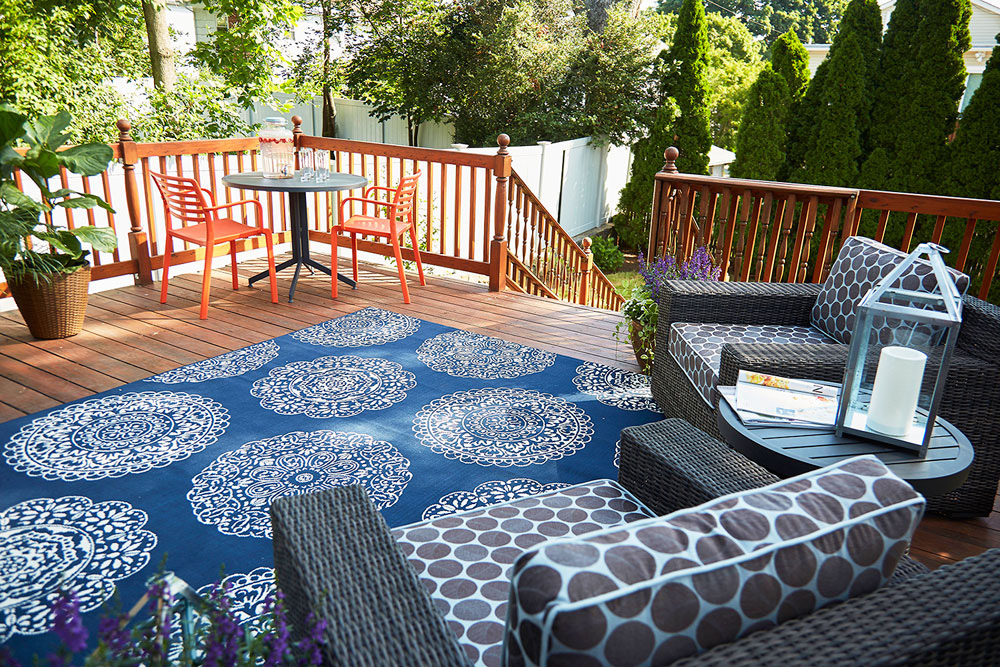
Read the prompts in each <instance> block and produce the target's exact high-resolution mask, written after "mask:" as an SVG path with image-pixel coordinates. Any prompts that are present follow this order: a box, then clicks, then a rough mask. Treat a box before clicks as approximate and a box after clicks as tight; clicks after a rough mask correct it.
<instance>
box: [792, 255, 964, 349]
mask: <svg viewBox="0 0 1000 667" xmlns="http://www.w3.org/2000/svg"><path fill="white" fill-rule="evenodd" d="M905 258H906V253H904V252H902V251H901V250H896V249H895V248H890V247H889V246H887V245H884V244H882V243H878V242H877V241H873V240H872V239H869V238H865V237H863V236H852V237H850V238H849V239H847V240H846V241H844V245H843V247H842V248H841V249H840V252H839V253H838V254H837V259H836V260H834V262H833V265H832V266H831V267H830V275H828V276H827V278H826V281H825V282H824V283H823V288H822V289H821V290H820V293H819V296H818V297H817V298H816V305H814V306H813V309H812V313H811V314H810V321H811V322H812V324H813V326H814V327H816V328H817V329H819V330H820V331H822V332H824V333H826V334H827V335H829V336H830V337H831V338H833V339H834V340H836V341H837V342H840V343H845V344H848V343H850V342H851V334H852V333H853V331H854V323H855V319H856V314H857V308H858V304H859V303H860V302H861V299H862V298H864V296H865V295H866V294H868V292H870V291H871V289H872V288H873V287H875V286H876V285H877V284H879V283H880V282H882V280H883V279H884V278H885V277H886V276H888V275H889V273H890V272H891V271H892V270H893V269H894V268H896V265H897V264H899V263H900V262H901V261H903V259H905ZM948 271H949V273H951V275H952V277H953V278H954V279H955V285H956V286H957V287H958V292H959V294H965V292H966V290H968V289H969V276H967V275H965V274H964V273H962V272H960V271H956V270H955V269H949V270H948ZM895 287H902V288H903V289H907V290H913V291H919V292H931V291H934V290H935V289H936V287H937V279H936V278H935V277H934V272H933V270H932V269H931V265H930V262H928V261H926V260H919V261H918V262H917V263H915V264H914V265H913V267H912V268H911V270H910V271H909V272H907V273H906V274H905V275H904V276H903V277H902V278H901V279H900V281H899V284H897V285H895Z"/></svg>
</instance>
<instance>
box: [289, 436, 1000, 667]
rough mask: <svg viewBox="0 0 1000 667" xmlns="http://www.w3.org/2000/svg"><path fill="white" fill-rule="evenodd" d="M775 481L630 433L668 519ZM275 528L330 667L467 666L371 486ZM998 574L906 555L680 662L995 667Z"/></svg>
mask: <svg viewBox="0 0 1000 667" xmlns="http://www.w3.org/2000/svg"><path fill="white" fill-rule="evenodd" d="M775 479H776V478H775V477H774V476H773V475H771V474H770V473H768V472H767V471H766V470H764V469H762V468H760V467H759V466H757V465H756V464H754V463H752V462H750V461H748V460H747V459H746V458H744V457H742V456H741V455H739V454H737V453H736V452H734V451H732V450H731V449H729V448H728V447H726V446H724V445H722V444H721V443H719V442H717V441H716V440H714V439H713V438H710V437H709V436H707V435H706V434H704V433H702V432H700V431H698V430H697V429H695V428H693V427H691V426H690V425H688V424H685V423H683V422H681V421H679V420H665V421H662V422H659V423H656V424H648V425H646V426H638V427H634V428H627V429H625V430H624V431H623V432H622V441H621V469H620V474H619V480H620V481H621V482H622V484H623V485H625V486H626V487H628V488H629V489H630V490H631V491H632V492H633V493H635V494H636V495H637V496H639V497H640V498H642V500H643V501H644V502H646V503H647V504H649V505H650V506H651V507H652V508H654V509H655V510H656V511H658V512H669V511H673V510H675V509H680V508H682V507H685V506H689V505H694V504H699V503H702V502H705V501H707V500H710V499H712V498H715V497H717V496H719V495H721V494H725V493H731V492H734V491H739V490H742V489H747V488H753V487H755V486H759V485H761V484H767V483H770V482H772V481H774V480H775ZM271 521H272V525H273V528H274V559H275V569H276V573H277V579H278V587H279V588H280V589H281V590H282V591H284V592H285V595H286V604H287V605H288V607H289V611H290V613H291V617H292V619H293V621H294V622H295V624H296V625H297V627H299V628H301V627H302V623H303V621H304V618H305V616H306V614H307V613H308V611H309V610H315V611H316V612H317V613H319V614H320V615H321V616H322V617H323V618H325V619H327V621H328V622H329V627H328V629H327V633H326V634H327V640H328V641H329V642H330V644H329V646H328V647H327V654H326V659H327V663H328V664H346V665H354V664H359V665H369V664H379V665H442V664H447V665H452V664H455V665H458V664H466V661H465V657H464V655H462V654H461V653H460V651H459V648H458V643H457V641H456V639H455V638H454V636H453V635H451V634H450V632H449V631H448V629H447V628H446V627H445V626H444V623H443V621H442V620H441V618H440V617H439V616H438V613H437V611H436V610H435V608H434V605H433V604H432V602H431V600H430V599H429V597H428V596H427V594H426V593H425V592H424V590H423V588H422V587H421V586H420V585H419V583H418V581H417V578H416V575H415V573H414V571H413V569H412V568H411V567H410V566H409V565H408V564H407V562H406V560H405V558H404V557H403V555H402V553H401V552H400V551H399V550H398V549H397V547H396V546H395V542H394V541H393V539H392V536H391V534H390V533H389V530H388V528H387V527H386V525H385V523H384V521H383V520H382V519H381V517H380V515H379V514H378V512H377V511H376V510H375V508H374V506H373V505H372V504H371V503H370V502H368V501H367V499H366V498H365V495H364V492H363V491H362V490H361V489H360V487H341V488H336V489H332V490H330V491H324V492H321V493H317V494H311V495H303V496H291V497H287V498H283V499H281V500H279V501H277V502H276V503H275V504H274V505H273V506H272V510H271ZM998 577H1000V550H993V551H990V552H988V553H986V554H984V555H983V556H980V557H978V558H974V559H969V560H966V561H963V562H962V563H959V564H957V565H952V566H948V567H943V568H941V569H940V570H937V571H936V572H933V573H927V571H926V568H924V567H923V566H921V565H919V564H917V563H915V562H914V561H912V560H910V559H908V558H905V559H904V560H903V562H902V563H901V564H900V567H899V568H898V569H897V573H896V575H895V576H894V577H893V579H892V582H890V583H891V584H892V585H890V586H888V587H886V588H883V589H880V590H879V591H876V592H875V593H872V594H870V595H867V596H864V597H862V598H857V599H854V600H851V601H849V602H846V603H844V604H840V605H836V606H834V607H831V608H828V609H825V610H823V611H820V612H817V613H815V614H812V615H810V616H808V617H806V618H803V619H800V620H798V621H793V622H789V623H786V624H783V625H781V626H778V627H777V628H773V629H771V630H767V631H762V632H758V633H756V634H753V635H751V636H749V637H746V638H744V639H742V640H740V641H737V642H734V643H732V644H728V645H724V646H720V647H717V648H716V649H713V650H712V651H709V652H708V653H706V654H704V655H702V656H699V657H697V658H694V659H689V660H686V661H684V662H683V663H677V664H684V665H700V664H706V665H891V664H921V665H923V664H928V665H934V664H954V665H957V664H964V665H986V664H995V662H993V660H994V654H995V653H996V649H997V648H1000V635H998V632H1000V594H998V593H997V586H996V582H997V578H998Z"/></svg>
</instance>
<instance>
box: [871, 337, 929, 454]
mask: <svg viewBox="0 0 1000 667" xmlns="http://www.w3.org/2000/svg"><path fill="white" fill-rule="evenodd" d="M926 364H927V355H926V354H924V353H923V352H921V351H919V350H914V349H911V348H908V347H899V346H889V347H884V348H882V352H881V354H880V355H879V359H878V370H876V371H875V385H874V386H873V387H872V399H871V402H870V403H869V404H868V428H870V429H871V430H873V431H878V432H879V433H884V434H886V435H893V436H905V435H906V434H908V433H909V432H910V429H911V428H913V416H914V415H915V414H916V412H917V399H918V398H919V397H920V386H921V385H922V384H923V381H924V366H925V365H926Z"/></svg>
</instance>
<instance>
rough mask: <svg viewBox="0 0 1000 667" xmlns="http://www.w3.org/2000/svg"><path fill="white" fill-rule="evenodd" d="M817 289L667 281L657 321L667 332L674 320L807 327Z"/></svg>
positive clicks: (775, 285)
mask: <svg viewBox="0 0 1000 667" xmlns="http://www.w3.org/2000/svg"><path fill="white" fill-rule="evenodd" d="M820 288H821V285H817V284H798V285H795V284H784V283H727V282H720V281H700V280H669V281H667V284H666V288H665V289H664V290H663V291H662V292H661V294H660V295H659V298H658V299H657V302H658V305H659V315H658V317H657V324H658V325H662V327H663V331H669V329H670V325H671V324H673V323H674V322H711V323H715V324H779V325H800V326H808V325H809V314H810V312H811V311H812V307H813V305H814V304H815V303H816V298H817V297H818V296H819V291H820Z"/></svg>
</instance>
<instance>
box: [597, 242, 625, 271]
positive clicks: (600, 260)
mask: <svg viewBox="0 0 1000 667" xmlns="http://www.w3.org/2000/svg"><path fill="white" fill-rule="evenodd" d="M590 250H591V252H593V253H594V264H595V265H596V266H597V268H599V269H600V270H601V271H603V272H604V273H614V272H615V271H617V270H618V269H620V268H622V264H624V263H625V255H624V253H622V251H621V250H619V249H618V244H617V243H615V242H614V241H612V240H611V239H608V238H604V237H603V236H595V237H594V238H593V239H592V242H591V246H590Z"/></svg>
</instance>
